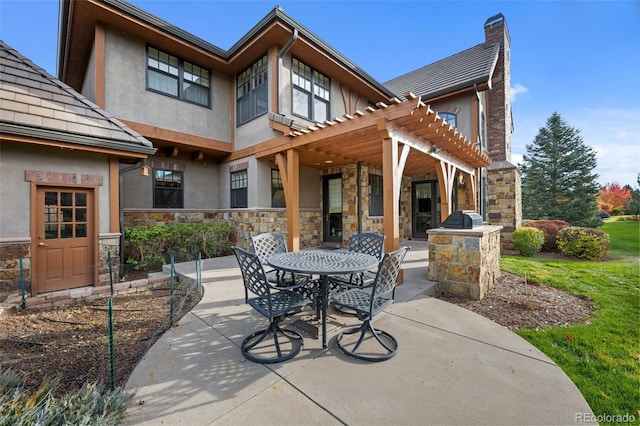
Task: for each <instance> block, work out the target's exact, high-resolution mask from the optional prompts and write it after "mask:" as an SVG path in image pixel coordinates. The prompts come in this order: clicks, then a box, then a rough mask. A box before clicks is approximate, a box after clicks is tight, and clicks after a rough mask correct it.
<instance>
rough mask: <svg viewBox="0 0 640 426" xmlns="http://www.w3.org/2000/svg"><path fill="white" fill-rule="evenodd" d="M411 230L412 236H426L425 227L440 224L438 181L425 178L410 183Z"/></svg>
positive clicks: (433, 226)
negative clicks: (424, 179)
mask: <svg viewBox="0 0 640 426" xmlns="http://www.w3.org/2000/svg"><path fill="white" fill-rule="evenodd" d="M411 200H412V201H411V204H412V214H411V230H412V237H413V238H427V229H431V228H436V227H438V226H439V225H440V196H439V195H438V181H435V180H426V181H422V182H414V183H413V184H412V185H411Z"/></svg>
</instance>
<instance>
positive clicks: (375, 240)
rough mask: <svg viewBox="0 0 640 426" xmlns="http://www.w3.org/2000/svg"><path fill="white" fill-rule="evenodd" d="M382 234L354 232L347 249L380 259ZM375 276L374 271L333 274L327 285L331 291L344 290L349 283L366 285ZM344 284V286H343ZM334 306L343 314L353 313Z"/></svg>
mask: <svg viewBox="0 0 640 426" xmlns="http://www.w3.org/2000/svg"><path fill="white" fill-rule="evenodd" d="M384 239H385V236H384V235H378V234H374V233H372V232H365V233H362V234H354V235H352V236H351V240H350V241H349V248H348V250H349V251H354V252H357V253H365V254H368V255H371V256H373V257H375V258H376V259H378V261H380V260H382V256H383V255H384ZM375 276H376V272H375V271H370V272H360V273H358V274H349V275H333V276H330V277H329V285H330V288H331V291H333V292H340V291H344V290H345V289H346V288H347V287H348V286H350V285H366V284H369V283H371V282H372V281H373V279H374V278H375ZM345 285H346V286H345ZM334 308H335V309H336V310H337V311H338V312H340V313H343V314H346V315H354V313H353V312H349V311H347V310H344V309H340V308H338V307H336V306H334Z"/></svg>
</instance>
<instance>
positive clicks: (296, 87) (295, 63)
mask: <svg viewBox="0 0 640 426" xmlns="http://www.w3.org/2000/svg"><path fill="white" fill-rule="evenodd" d="M301 69H302V71H303V72H300V70H301ZM302 80H305V81H306V82H308V83H309V87H308V88H306V87H304V86H302V85H301V84H300V83H301V81H302ZM323 82H324V84H323ZM296 93H300V94H302V95H305V96H306V98H307V111H308V115H305V114H304V113H301V112H296V109H295V108H296ZM323 95H326V96H323ZM319 104H323V105H324V106H325V115H324V117H323V118H322V119H318V117H317V114H316V107H317V106H318V105H319ZM291 114H293V115H295V116H298V117H302V118H304V119H306V120H309V121H315V122H316V123H322V122H324V121H325V120H328V119H329V117H331V77H329V76H327V75H325V74H323V73H321V72H320V71H318V70H316V69H314V68H311V67H310V66H309V65H307V64H306V63H304V62H302V61H301V60H300V59H298V58H295V57H294V58H292V59H291Z"/></svg>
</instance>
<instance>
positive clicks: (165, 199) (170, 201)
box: [153, 169, 184, 209]
mask: <svg viewBox="0 0 640 426" xmlns="http://www.w3.org/2000/svg"><path fill="white" fill-rule="evenodd" d="M183 194H184V191H183V175H182V172H178V171H175V170H165V169H154V170H153V207H154V208H160V209H161V208H178V209H181V208H182V207H183V205H184V198H183Z"/></svg>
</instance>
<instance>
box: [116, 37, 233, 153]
mask: <svg viewBox="0 0 640 426" xmlns="http://www.w3.org/2000/svg"><path fill="white" fill-rule="evenodd" d="M167 53H171V54H173V55H176V56H178V57H180V54H179V53H180V52H167ZM105 56H106V59H105V67H106V70H105V80H106V81H105V87H107V88H108V90H106V92H105V109H106V110H107V111H109V112H111V113H112V114H114V115H116V116H117V117H122V118H126V119H127V120H130V121H134V122H138V123H143V124H147V125H151V126H157V127H160V128H164V129H171V130H174V131H177V132H183V133H186V134H192V135H197V136H201V137H205V138H210V139H215V140H220V141H225V142H231V122H230V119H229V117H231V110H230V108H231V105H232V103H231V102H229V87H230V86H231V84H232V79H231V78H230V77H228V76H226V75H224V74H221V73H219V72H214V71H211V80H210V84H211V107H210V108H207V107H203V106H200V105H195V104H192V103H189V102H185V101H182V100H180V99H176V98H173V97H171V96H167V95H163V94H161V93H156V92H152V91H150V90H147V89H146V87H147V77H146V73H147V62H146V58H147V56H146V44H145V42H144V41H143V40H140V39H138V38H135V37H133V36H131V35H128V34H123V33H122V32H120V31H117V30H114V29H113V28H110V27H109V28H107V31H106V47H105ZM196 65H200V64H196ZM145 105H146V106H147V107H144V106H145Z"/></svg>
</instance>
